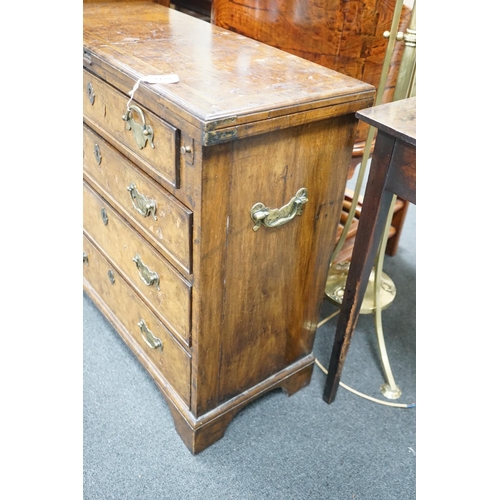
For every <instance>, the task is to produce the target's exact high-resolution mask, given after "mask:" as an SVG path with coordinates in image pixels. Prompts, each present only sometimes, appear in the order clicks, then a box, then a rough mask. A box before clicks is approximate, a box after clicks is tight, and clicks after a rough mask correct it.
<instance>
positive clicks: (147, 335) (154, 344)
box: [137, 318, 163, 350]
mask: <svg viewBox="0 0 500 500" xmlns="http://www.w3.org/2000/svg"><path fill="white" fill-rule="evenodd" d="M137 326H138V327H139V328H140V329H141V333H142V338H143V339H144V341H145V342H146V344H148V346H149V347H151V349H158V348H160V350H163V345H162V343H161V340H160V339H159V338H158V337H155V336H154V335H153V333H152V332H151V330H150V329H149V328H148V327H147V326H146V322H145V321H144V320H143V319H142V318H141V320H140V321H139V323H137Z"/></svg>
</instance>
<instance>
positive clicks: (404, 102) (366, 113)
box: [356, 97, 417, 146]
mask: <svg viewBox="0 0 500 500" xmlns="http://www.w3.org/2000/svg"><path fill="white" fill-rule="evenodd" d="M416 108H417V98H416V97H410V98H408V99H401V100H399V101H394V102H389V103H387V104H380V105H378V106H373V107H372V108H367V109H363V110H361V111H358V112H357V113H356V116H357V117H358V118H359V119H360V120H362V121H364V122H366V123H369V124H370V125H373V126H374V127H376V128H378V129H379V130H383V131H384V132H387V133H388V134H390V135H392V136H394V137H396V138H398V139H401V140H403V141H405V142H408V143H410V144H413V145H414V146H416V145H417V130H416V129H417V109H416Z"/></svg>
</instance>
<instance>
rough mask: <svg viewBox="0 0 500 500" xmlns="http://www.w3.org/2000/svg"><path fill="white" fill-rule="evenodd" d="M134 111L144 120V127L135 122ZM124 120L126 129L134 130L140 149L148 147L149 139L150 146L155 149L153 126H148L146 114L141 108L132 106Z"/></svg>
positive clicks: (123, 117)
mask: <svg viewBox="0 0 500 500" xmlns="http://www.w3.org/2000/svg"><path fill="white" fill-rule="evenodd" d="M132 111H135V112H136V113H138V114H139V115H140V117H141V120H142V125H141V124H140V123H137V122H136V121H134V118H133V116H132ZM122 119H123V121H125V122H126V123H127V125H126V129H127V130H132V133H133V134H134V138H135V142H136V143H137V145H138V146H139V148H140V149H142V148H143V147H144V146H145V145H146V142H147V141H148V139H149V144H150V146H151V147H152V148H153V149H154V147H155V145H154V144H153V136H154V133H153V128H152V127H151V125H146V117H145V116H144V112H143V111H142V109H141V108H139V107H138V106H134V105H133V104H131V105H130V106H129V107H128V109H127V111H126V112H125V114H124V115H123V116H122Z"/></svg>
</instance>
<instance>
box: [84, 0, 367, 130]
mask: <svg viewBox="0 0 500 500" xmlns="http://www.w3.org/2000/svg"><path fill="white" fill-rule="evenodd" d="M117 6H120V7H121V6H126V13H125V12H123V10H124V9H119V8H117ZM84 15H85V20H86V22H85V23H84V30H83V45H84V48H85V47H92V53H93V54H94V55H95V58H94V60H93V62H92V65H91V67H89V68H90V69H91V70H92V71H93V72H94V73H97V74H101V75H105V76H106V80H108V79H109V80H108V81H109V82H110V83H114V84H115V86H118V87H120V86H123V87H124V88H126V89H127V92H128V91H129V90H131V89H132V87H133V86H134V84H135V82H136V81H137V79H138V78H139V77H140V76H143V75H149V74H169V73H175V74H177V75H178V76H179V79H180V81H179V83H176V84H155V85H154V86H153V88H154V90H153V92H154V93H155V94H156V96H155V97H156V100H157V101H160V102H159V103H160V104H162V105H163V106H165V107H166V108H167V109H169V110H170V111H172V112H173V113H177V114H179V115H180V116H181V117H182V118H185V119H186V120H187V121H189V122H191V123H193V124H194V125H195V126H197V127H200V128H201V126H202V125H204V124H206V125H205V126H204V127H203V129H204V130H206V131H209V130H210V129H224V128H231V127H234V126H236V125H238V124H244V123H248V122H253V121H256V120H258V119H268V118H270V117H276V116H280V115H289V114H290V113H291V112H293V111H294V110H295V111H296V112H298V111H305V110H310V109H318V108H322V107H324V106H327V105H329V103H330V102H334V103H341V102H352V101H356V100H358V99H363V98H366V97H371V96H372V94H373V89H372V87H371V86H370V85H367V84H365V85H363V84H362V83H361V82H359V81H357V80H355V79H352V78H350V77H348V76H345V75H343V74H340V73H337V72H334V71H331V70H328V69H327V68H324V67H322V66H319V65H312V64H310V62H308V61H305V60H303V59H301V58H299V57H296V56H294V55H292V54H288V53H285V52H282V51H279V50H278V49H276V48H274V47H269V46H267V45H264V44H262V43H257V42H256V41H255V40H251V39H248V38H246V37H242V36H240V35H238V34H237V33H232V32H230V31H227V30H224V29H221V28H219V27H217V26H214V25H212V24H210V23H206V22H203V21H201V20H199V19H196V18H194V17H192V16H188V15H185V14H183V13H181V12H177V11H175V10H173V9H165V8H163V7H161V6H159V5H154V4H149V3H146V4H141V3H140V2H136V3H133V4H129V5H127V4H119V5H118V4H103V5H94V4H89V5H84ZM123 16H126V21H125V20H124V18H123ZM124 22H126V24H127V29H128V32H125V31H124V29H123V27H124ZM130 33H133V36H130ZM193 34H196V36H193ZM159 49H161V50H159ZM165 51H168V54H169V57H165ZM103 58H104V59H105V60H106V61H107V63H108V64H111V65H113V66H114V67H115V68H116V74H115V75H114V77H113V78H112V75H109V74H106V69H107V66H108V65H107V64H106V65H105V67H103V68H102V69H101V64H100V60H101V59H103ZM127 76H128V78H127ZM144 90H145V86H141V87H139V89H138V91H137V92H136V94H135V96H136V100H137V101H139V102H140V101H141V95H142V94H143V93H144ZM162 98H163V99H162ZM155 107H156V108H160V106H159V105H158V104H157V105H156V106H155ZM159 112H160V113H161V110H160V111H159ZM226 120H229V122H228V121H226Z"/></svg>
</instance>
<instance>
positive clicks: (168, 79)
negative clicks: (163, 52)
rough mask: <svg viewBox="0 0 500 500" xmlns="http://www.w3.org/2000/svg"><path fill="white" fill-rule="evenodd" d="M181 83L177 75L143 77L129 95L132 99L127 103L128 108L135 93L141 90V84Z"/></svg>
mask: <svg viewBox="0 0 500 500" xmlns="http://www.w3.org/2000/svg"><path fill="white" fill-rule="evenodd" d="M178 81H179V76H178V75H176V74H175V73H170V74H168V75H146V76H142V77H141V78H139V80H137V81H136V82H135V85H134V88H133V89H132V90H131V91H130V92H129V93H128V95H129V96H130V99H129V101H128V103H127V108H128V107H129V105H130V103H131V102H132V99H133V98H134V93H135V91H136V90H137V89H138V88H139V85H140V83H141V82H144V83H177V82H178Z"/></svg>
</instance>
